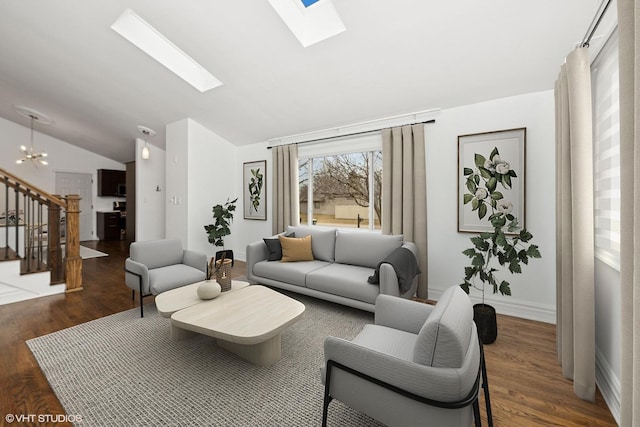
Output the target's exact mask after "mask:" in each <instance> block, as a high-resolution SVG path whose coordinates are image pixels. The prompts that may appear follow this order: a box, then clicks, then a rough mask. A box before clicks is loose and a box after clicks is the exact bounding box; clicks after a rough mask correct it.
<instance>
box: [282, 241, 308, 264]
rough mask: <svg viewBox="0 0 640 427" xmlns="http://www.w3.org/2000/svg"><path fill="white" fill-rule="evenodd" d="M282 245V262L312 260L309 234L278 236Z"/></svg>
mask: <svg viewBox="0 0 640 427" xmlns="http://www.w3.org/2000/svg"><path fill="white" fill-rule="evenodd" d="M278 238H279V239H280V245H281V246H282V262H294V261H313V252H312V251H311V236H310V235H309V236H304V237H284V236H279V237H278Z"/></svg>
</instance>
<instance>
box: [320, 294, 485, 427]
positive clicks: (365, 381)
mask: <svg viewBox="0 0 640 427" xmlns="http://www.w3.org/2000/svg"><path fill="white" fill-rule="evenodd" d="M324 355H325V362H326V365H325V367H324V368H323V372H322V374H323V375H322V378H323V382H324V385H325V397H324V407H323V420H322V425H323V426H326V424H327V414H328V409H329V403H330V402H331V400H332V399H337V400H339V401H341V402H343V403H345V404H346V405H348V406H350V407H351V408H353V409H355V410H358V411H361V412H363V413H365V414H367V415H369V416H371V417H373V418H375V419H376V420H378V421H380V422H382V423H384V424H387V425H390V426H416V425H433V426H448V427H449V426H471V425H472V423H473V422H474V420H475V424H476V426H479V425H480V409H479V405H478V395H479V388H480V385H481V384H482V387H483V388H484V390H485V401H486V404H487V417H488V419H489V425H492V419H491V407H490V401H489V388H488V384H487V381H486V370H485V369H484V366H485V365H484V358H483V353H482V347H481V343H480V341H479V340H478V334H477V330H476V325H475V324H474V322H473V308H472V306H471V302H470V300H469V297H468V296H467V295H466V294H465V293H464V292H463V291H462V289H460V287H458V286H453V287H451V288H449V289H448V290H447V291H446V292H445V293H444V294H443V295H442V297H441V298H440V300H439V301H438V303H437V305H436V306H431V305H427V304H422V303H419V302H415V301H410V300H405V299H401V298H397V297H392V296H389V295H379V296H378V297H377V299H376V304H375V324H373V325H366V326H365V327H364V329H363V330H362V331H361V332H360V333H359V334H358V335H357V336H356V337H355V338H354V339H353V340H351V341H348V340H344V339H341V338H336V337H327V338H326V339H325V342H324Z"/></svg>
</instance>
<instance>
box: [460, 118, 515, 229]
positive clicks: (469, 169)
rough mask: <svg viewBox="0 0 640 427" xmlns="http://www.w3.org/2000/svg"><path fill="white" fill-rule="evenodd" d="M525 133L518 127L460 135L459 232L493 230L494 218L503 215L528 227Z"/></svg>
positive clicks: (507, 221)
mask: <svg viewBox="0 0 640 427" xmlns="http://www.w3.org/2000/svg"><path fill="white" fill-rule="evenodd" d="M526 135H527V129H526V128H518V129H508V130H501V131H495V132H486V133H476V134H471V135H461V136H458V231H461V232H470V233H478V232H483V231H493V229H494V227H493V226H492V224H491V221H492V220H493V219H494V218H502V217H503V218H505V219H506V223H507V224H511V223H512V222H513V221H514V220H517V224H518V226H519V229H522V228H524V227H525V146H526V139H527V138H526ZM517 232H518V231H511V232H510V233H508V234H514V233H517Z"/></svg>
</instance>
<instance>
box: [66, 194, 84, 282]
mask: <svg viewBox="0 0 640 427" xmlns="http://www.w3.org/2000/svg"><path fill="white" fill-rule="evenodd" d="M65 199H66V200H67V240H66V259H65V272H66V283H67V292H75V291H81V290H82V258H81V257H80V196H78V195H77V194H68V195H67V196H66V197H65Z"/></svg>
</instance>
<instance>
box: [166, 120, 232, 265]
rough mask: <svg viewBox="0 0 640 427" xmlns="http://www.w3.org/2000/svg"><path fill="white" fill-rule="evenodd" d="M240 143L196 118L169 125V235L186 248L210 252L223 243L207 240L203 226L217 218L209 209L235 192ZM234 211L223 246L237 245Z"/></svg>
mask: <svg viewBox="0 0 640 427" xmlns="http://www.w3.org/2000/svg"><path fill="white" fill-rule="evenodd" d="M237 151H238V148H237V147H235V146H234V145H233V144H231V143H230V142H228V141H226V140H225V139H224V138H221V137H220V136H218V135H216V134H215V133H213V132H211V131H210V130H208V129H207V128H205V127H203V126H202V125H200V124H199V123H197V122H196V121H194V120H192V119H185V120H180V121H178V122H175V123H172V124H170V125H168V126H167V158H166V186H167V194H166V236H167V237H168V238H177V239H180V240H182V244H183V246H184V247H185V248H189V249H191V250H196V251H201V252H205V253H206V254H207V256H209V257H210V256H212V255H213V254H214V253H215V252H216V251H217V250H220V249H221V248H220V247H214V246H213V245H211V244H210V243H209V242H208V240H207V235H206V233H205V231H204V226H205V225H207V224H211V223H212V222H213V216H212V211H211V209H212V208H213V206H214V205H216V204H218V203H220V204H224V203H225V202H226V200H227V199H231V200H233V199H234V198H236V197H237V192H238V188H239V187H240V185H239V184H238V180H237V179H236V173H237V172H236V171H237V170H238V169H240V168H241V166H238V160H237ZM239 217H240V218H241V217H242V211H241V210H239V211H236V213H235V215H234V223H232V225H231V235H230V236H228V237H227V238H226V239H225V248H226V249H234V248H235V247H236V246H237V245H236V244H235V231H236V230H237V224H236V221H237V219H238V218H239Z"/></svg>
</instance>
